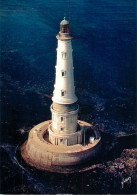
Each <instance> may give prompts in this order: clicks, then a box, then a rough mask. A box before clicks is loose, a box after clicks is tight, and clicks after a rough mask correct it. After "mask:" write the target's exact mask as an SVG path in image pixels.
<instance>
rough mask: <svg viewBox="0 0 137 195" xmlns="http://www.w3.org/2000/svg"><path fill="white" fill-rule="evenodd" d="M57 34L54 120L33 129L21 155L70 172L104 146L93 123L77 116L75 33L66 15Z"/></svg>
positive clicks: (40, 166)
mask: <svg viewBox="0 0 137 195" xmlns="http://www.w3.org/2000/svg"><path fill="white" fill-rule="evenodd" d="M56 38H57V39H58V47H57V62H56V66H55V69H56V70H55V72H56V76H55V85H54V91H53V97H52V100H53V104H52V105H51V113H52V120H48V121H44V122H42V123H40V124H38V125H36V126H34V127H33V128H32V129H31V130H30V132H29V136H28V139H27V140H26V141H25V142H24V143H23V145H22V146H21V155H22V157H23V159H24V160H25V162H26V163H28V164H29V165H31V166H34V167H36V168H38V169H42V170H49V171H54V172H69V171H70V172H71V171H75V169H76V165H79V164H82V163H85V162H87V161H88V160H91V159H94V158H95V156H96V155H97V154H98V153H99V152H100V149H101V137H100V134H99V132H98V130H97V129H94V128H93V125H92V124H90V123H87V122H85V121H81V120H78V111H79V106H78V104H77V97H76V95H75V86H74V67H73V57H72V51H73V50H72V46H71V39H72V37H71V34H70V28H69V22H68V21H67V20H66V19H65V18H64V20H62V21H61V23H60V32H59V33H58V35H57V36H56ZM73 165H74V167H73ZM66 166H67V168H66Z"/></svg>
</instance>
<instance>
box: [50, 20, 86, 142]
mask: <svg viewBox="0 0 137 195" xmlns="http://www.w3.org/2000/svg"><path fill="white" fill-rule="evenodd" d="M56 38H57V40H58V46H57V61H56V66H55V72H56V78H55V85H54V92H53V97H52V100H53V104H52V105H51V113H52V124H51V125H50V126H49V141H50V142H51V143H52V144H54V145H66V146H70V145H75V144H79V143H81V142H82V135H83V130H82V128H80V126H79V125H78V124H77V119H78V110H79V106H78V104H77V100H78V98H77V97H76V95H75V86H74V66H73V56H72V53H73V49H72V45H71V40H72V37H71V34H70V26H69V22H68V21H67V20H66V19H65V17H64V20H62V21H61V23H60V32H59V33H58V35H57V36H56Z"/></svg>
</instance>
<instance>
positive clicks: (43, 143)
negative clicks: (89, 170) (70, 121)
mask: <svg viewBox="0 0 137 195" xmlns="http://www.w3.org/2000/svg"><path fill="white" fill-rule="evenodd" d="M78 123H79V125H80V126H82V127H87V126H91V124H89V123H86V122H83V121H78ZM49 124H51V121H46V122H43V123H40V124H39V125H37V126H35V127H34V128H33V129H32V130H31V131H30V133H29V138H28V140H27V141H26V142H25V143H24V144H23V145H22V147H21V154H22V157H23V158H24V160H25V161H26V162H27V163H28V164H30V165H32V166H35V167H36V168H39V169H44V170H49V169H52V168H53V167H55V166H70V165H78V164H81V163H83V162H86V161H87V160H90V159H91V158H94V157H95V156H96V155H97V153H98V152H99V151H100V148H101V138H100V136H99V137H98V138H97V139H95V141H94V143H93V144H88V145H85V146H84V145H82V144H76V145H73V146H55V145H52V144H51V143H50V142H49V141H48V140H45V139H44V138H43V137H44V134H45V133H46V132H47V131H48V126H49Z"/></svg>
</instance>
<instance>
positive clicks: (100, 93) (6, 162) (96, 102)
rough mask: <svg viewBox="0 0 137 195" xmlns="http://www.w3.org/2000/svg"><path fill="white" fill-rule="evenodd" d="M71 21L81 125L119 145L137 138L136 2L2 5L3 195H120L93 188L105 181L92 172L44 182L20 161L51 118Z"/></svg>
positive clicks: (7, 1)
mask: <svg viewBox="0 0 137 195" xmlns="http://www.w3.org/2000/svg"><path fill="white" fill-rule="evenodd" d="M64 16H65V17H66V19H67V20H69V21H70V28H71V34H72V36H73V40H72V47H73V63H74V77H75V88H76V95H77V97H78V103H79V105H80V110H79V119H80V120H84V121H87V122H91V123H92V124H93V125H98V126H100V127H101V128H103V131H104V132H105V133H108V134H111V135H113V136H116V137H119V136H126V135H129V134H132V133H135V132H136V121H137V114H136V113H137V112H136V84H137V79H136V77H137V76H136V75H137V72H136V1H135V0H58V1H56V0H29V1H28V0H0V123H1V125H0V126H1V132H0V140H1V142H0V151H1V153H0V165H1V168H0V170H1V174H0V177H1V187H0V192H1V193H9V194H15V193H37V194H42V193H47V194H51V193H52V194H56V193H57V194H58V193H72V194H73V193H74V194H76V193H80V194H81V193H83V194H84V192H86V193H90V194H91V193H110V192H111V189H113V190H114V186H113V187H112V188H111V187H110V186H109V187H108V186H106V188H99V187H98V186H96V187H95V186H94V185H92V182H96V181H97V180H98V178H97V176H96V175H94V176H93V174H92V172H90V171H88V172H84V173H83V174H82V175H80V176H79V175H77V174H76V173H74V174H71V176H70V175H68V174H56V173H49V172H44V174H43V173H42V172H38V171H37V170H34V169H33V168H31V167H25V163H24V162H22V161H23V160H22V159H21V157H17V155H16V150H17V148H18V147H19V146H20V145H21V143H22V142H23V140H25V139H27V136H28V132H29V130H30V129H31V128H32V127H33V126H34V125H36V124H38V123H40V122H43V121H45V120H49V119H50V118H51V112H50V105H51V104H52V99H51V98H52V94H53V89H54V81H55V65H56V48H57V39H56V35H57V33H58V32H59V28H60V22H61V20H63V17H64ZM18 156H19V155H18ZM41 174H42V176H41ZM87 176H88V178H89V181H88V184H87V186H86V187H83V185H84V184H83V181H84V180H85V179H86V178H87ZM81 178H82V179H81ZM115 190H116V189H115ZM115 190H114V191H113V192H117V191H115Z"/></svg>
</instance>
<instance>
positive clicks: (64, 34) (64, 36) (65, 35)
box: [56, 32, 73, 40]
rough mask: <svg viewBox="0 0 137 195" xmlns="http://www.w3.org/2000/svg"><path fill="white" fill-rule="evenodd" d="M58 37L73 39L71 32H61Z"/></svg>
mask: <svg viewBox="0 0 137 195" xmlns="http://www.w3.org/2000/svg"><path fill="white" fill-rule="evenodd" d="M56 38H57V39H60V40H71V39H73V37H71V36H70V34H69V33H61V32H59V33H58V35H57V36H56Z"/></svg>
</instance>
